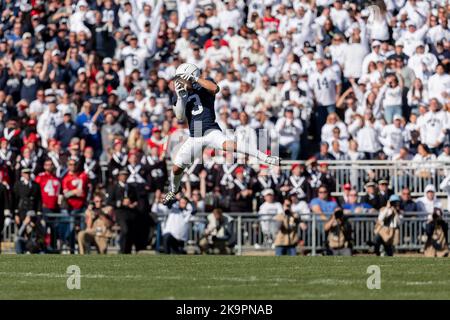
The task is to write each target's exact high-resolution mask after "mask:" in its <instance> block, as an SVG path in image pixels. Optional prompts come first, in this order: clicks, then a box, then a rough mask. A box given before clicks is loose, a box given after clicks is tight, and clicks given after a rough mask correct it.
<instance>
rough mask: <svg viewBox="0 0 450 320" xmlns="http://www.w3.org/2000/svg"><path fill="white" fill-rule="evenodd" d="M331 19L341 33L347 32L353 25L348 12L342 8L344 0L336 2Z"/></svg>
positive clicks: (331, 11)
mask: <svg viewBox="0 0 450 320" xmlns="http://www.w3.org/2000/svg"><path fill="white" fill-rule="evenodd" d="M330 17H331V20H332V21H333V24H334V25H335V26H336V27H338V28H339V30H340V31H341V32H345V31H346V30H347V29H348V28H349V27H350V25H351V23H352V20H351V18H350V15H349V13H348V11H347V10H345V9H343V8H342V0H336V1H334V4H333V7H332V8H331V10H330Z"/></svg>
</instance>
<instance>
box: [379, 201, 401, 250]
mask: <svg viewBox="0 0 450 320" xmlns="http://www.w3.org/2000/svg"><path fill="white" fill-rule="evenodd" d="M400 221H401V215H400V197H399V196H397V195H395V194H393V195H391V196H390V197H389V201H388V203H387V205H386V206H385V207H383V208H381V209H380V213H379V215H378V219H377V223H376V225H375V229H374V233H375V254H376V255H377V256H379V255H380V254H381V252H380V248H381V245H383V247H384V252H385V255H386V256H393V255H394V246H395V245H397V244H398V243H399V240H400V232H399V228H400Z"/></svg>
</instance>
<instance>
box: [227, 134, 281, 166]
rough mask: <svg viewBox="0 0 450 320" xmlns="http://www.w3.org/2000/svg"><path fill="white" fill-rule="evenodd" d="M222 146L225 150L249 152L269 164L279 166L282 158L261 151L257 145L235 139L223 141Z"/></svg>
mask: <svg viewBox="0 0 450 320" xmlns="http://www.w3.org/2000/svg"><path fill="white" fill-rule="evenodd" d="M222 148H223V149H224V150H225V151H233V152H239V153H243V154H248V155H249V156H252V157H255V158H257V159H258V160H260V161H263V162H265V163H267V164H269V165H273V166H278V165H280V158H279V157H275V156H268V155H267V154H265V153H264V152H261V151H259V150H258V149H257V148H256V146H251V145H250V146H244V145H241V144H238V143H236V142H234V141H231V140H229V141H225V142H224V143H223V146H222Z"/></svg>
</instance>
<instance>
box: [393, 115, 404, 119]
mask: <svg viewBox="0 0 450 320" xmlns="http://www.w3.org/2000/svg"><path fill="white" fill-rule="evenodd" d="M394 120H402V116H401V115H399V114H396V115H394Z"/></svg>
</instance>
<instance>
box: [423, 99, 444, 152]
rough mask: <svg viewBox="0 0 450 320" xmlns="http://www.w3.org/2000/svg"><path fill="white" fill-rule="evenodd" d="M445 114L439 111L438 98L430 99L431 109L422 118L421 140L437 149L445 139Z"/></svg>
mask: <svg viewBox="0 0 450 320" xmlns="http://www.w3.org/2000/svg"><path fill="white" fill-rule="evenodd" d="M444 121H445V116H444V114H443V112H442V111H439V102H438V100H437V99H431V100H430V106H429V111H428V112H427V113H425V114H424V115H423V117H421V119H420V123H419V126H420V141H421V142H422V143H424V144H426V145H427V147H428V148H430V149H431V150H435V149H436V148H438V147H439V145H440V144H441V143H442V141H443V129H444Z"/></svg>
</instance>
